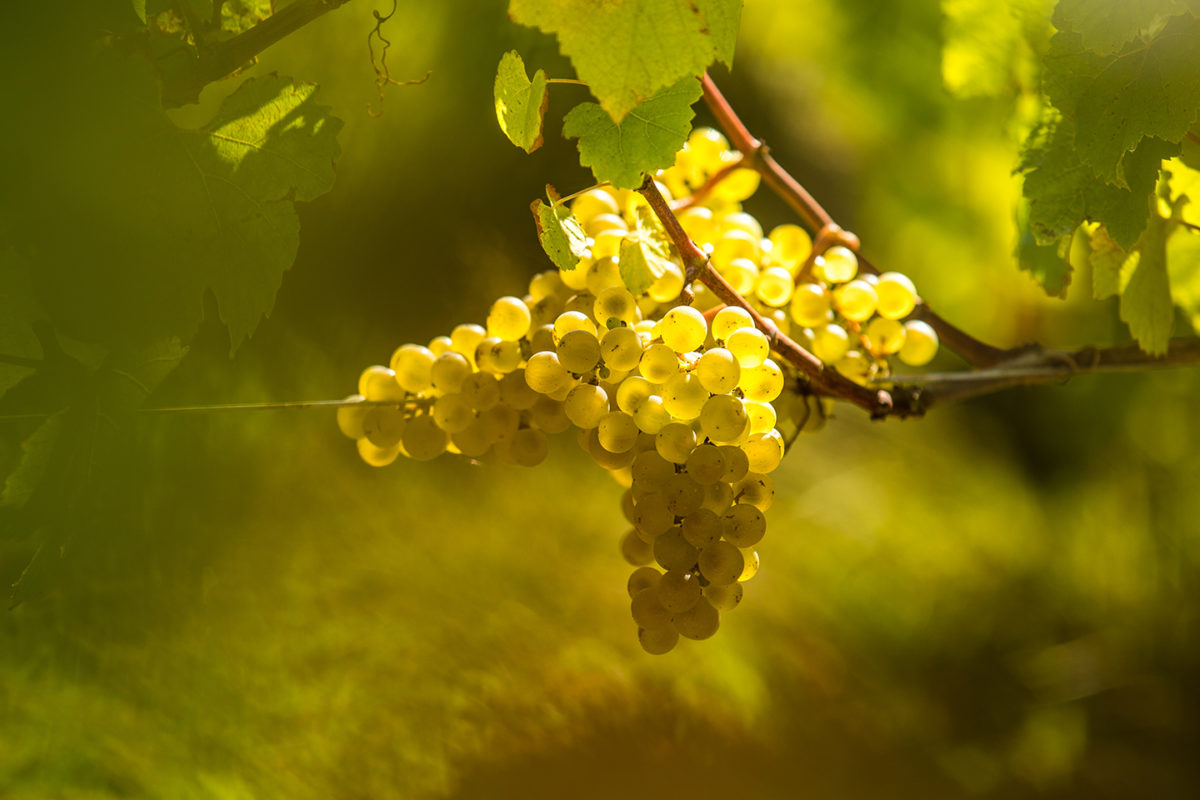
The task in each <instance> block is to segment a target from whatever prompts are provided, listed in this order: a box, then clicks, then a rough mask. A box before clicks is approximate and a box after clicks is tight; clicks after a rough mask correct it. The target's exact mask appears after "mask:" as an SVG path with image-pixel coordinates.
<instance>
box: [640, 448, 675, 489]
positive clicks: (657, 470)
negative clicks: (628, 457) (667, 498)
mask: <svg viewBox="0 0 1200 800" xmlns="http://www.w3.org/2000/svg"><path fill="white" fill-rule="evenodd" d="M674 476H675V465H674V464H672V463H671V462H670V461H667V460H666V459H665V458H663V457H662V456H660V455H659V454H658V451H657V450H643V451H642V452H640V453H638V454H637V457H636V458H634V459H633V482H634V484H635V485H637V486H640V487H646V488H647V489H648V490H649V492H662V489H663V486H664V485H665V484H666V482H667V479H668V478H673V477H674Z"/></svg>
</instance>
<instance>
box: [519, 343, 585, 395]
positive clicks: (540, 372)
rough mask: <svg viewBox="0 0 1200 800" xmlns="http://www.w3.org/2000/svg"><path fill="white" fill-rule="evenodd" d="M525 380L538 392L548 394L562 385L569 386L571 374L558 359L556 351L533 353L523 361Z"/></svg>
mask: <svg viewBox="0 0 1200 800" xmlns="http://www.w3.org/2000/svg"><path fill="white" fill-rule="evenodd" d="M525 381H526V383H528V384H529V388H530V389H533V390H534V391H535V392H537V393H538V394H546V395H548V394H550V393H551V392H553V391H555V390H556V389H559V388H560V387H563V386H570V385H571V384H572V383H573V381H572V380H571V375H570V373H569V372H567V370H566V369H565V368H564V367H563V365H562V364H561V363H560V362H559V360H558V353H555V352H542V353H534V354H533V355H532V356H530V357H529V360H528V361H527V362H526V363H525Z"/></svg>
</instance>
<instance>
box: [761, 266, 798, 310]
mask: <svg viewBox="0 0 1200 800" xmlns="http://www.w3.org/2000/svg"><path fill="white" fill-rule="evenodd" d="M794 288H795V284H794V282H793V280H792V273H790V272H788V271H787V270H786V269H784V268H783V267H767V268H766V269H764V270H763V271H762V272H760V273H759V274H758V280H757V281H756V282H755V284H754V294H755V296H756V297H758V299H759V300H762V301H763V302H764V303H766V304H767V305H769V306H772V307H775V308H778V307H779V306H783V305H786V304H787V302H788V301H789V300H791V299H792V291H793V289H794Z"/></svg>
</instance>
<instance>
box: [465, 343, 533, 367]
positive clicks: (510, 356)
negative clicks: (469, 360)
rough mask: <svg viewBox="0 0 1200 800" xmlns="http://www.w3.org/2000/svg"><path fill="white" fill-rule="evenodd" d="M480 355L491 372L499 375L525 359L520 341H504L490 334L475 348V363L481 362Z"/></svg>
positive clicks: (517, 365) (519, 364)
mask: <svg viewBox="0 0 1200 800" xmlns="http://www.w3.org/2000/svg"><path fill="white" fill-rule="evenodd" d="M481 356H482V358H483V359H484V360H486V361H487V363H488V365H489V368H490V371H491V372H495V373H498V374H501V375H507V374H508V373H510V372H512V371H513V370H515V369H517V368H519V367H520V366H521V362H522V361H524V360H525V357H524V355H522V353H521V344H520V342H506V341H504V340H503V339H497V338H494V337H490V336H489V337H488V338H486V339H484V340H483V341H482V342H480V343H479V347H477V348H475V363H477V364H479V363H482V362H481V361H480V358H481ZM481 369H482V367H481Z"/></svg>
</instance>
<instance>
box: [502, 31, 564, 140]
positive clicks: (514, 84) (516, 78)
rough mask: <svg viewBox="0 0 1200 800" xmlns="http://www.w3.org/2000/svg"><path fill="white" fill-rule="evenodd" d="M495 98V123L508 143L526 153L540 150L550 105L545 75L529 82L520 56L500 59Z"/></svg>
mask: <svg viewBox="0 0 1200 800" xmlns="http://www.w3.org/2000/svg"><path fill="white" fill-rule="evenodd" d="M493 95H494V96H495V100H496V119H497V120H498V121H499V122H500V129H501V130H502V131H504V135H505V136H507V137H508V140H509V141H510V142H512V143H513V144H515V145H516V146H517V147H519V148H521V149H522V150H524V151H525V152H526V153H532V152H533V151H534V150H537V149H538V148H539V147H541V146H542V120H543V119H544V117H545V116H546V106H547V105H548V103H549V102H550V97H549V94H548V93H547V92H546V73H545V72H543V71H542V70H540V69H539V70H538V71H537V72H535V73H533V80H532V81H530V80H529V77H528V76H527V75H526V74H525V62H524V61H523V60H522V59H521V55H520V54H519V53H518V52H517V51H516V50H510V51H508V52H507V53H505V54H504V55H503V56H501V57H500V66H499V67H498V68H497V69H496V83H495V86H494V88H493Z"/></svg>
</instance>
